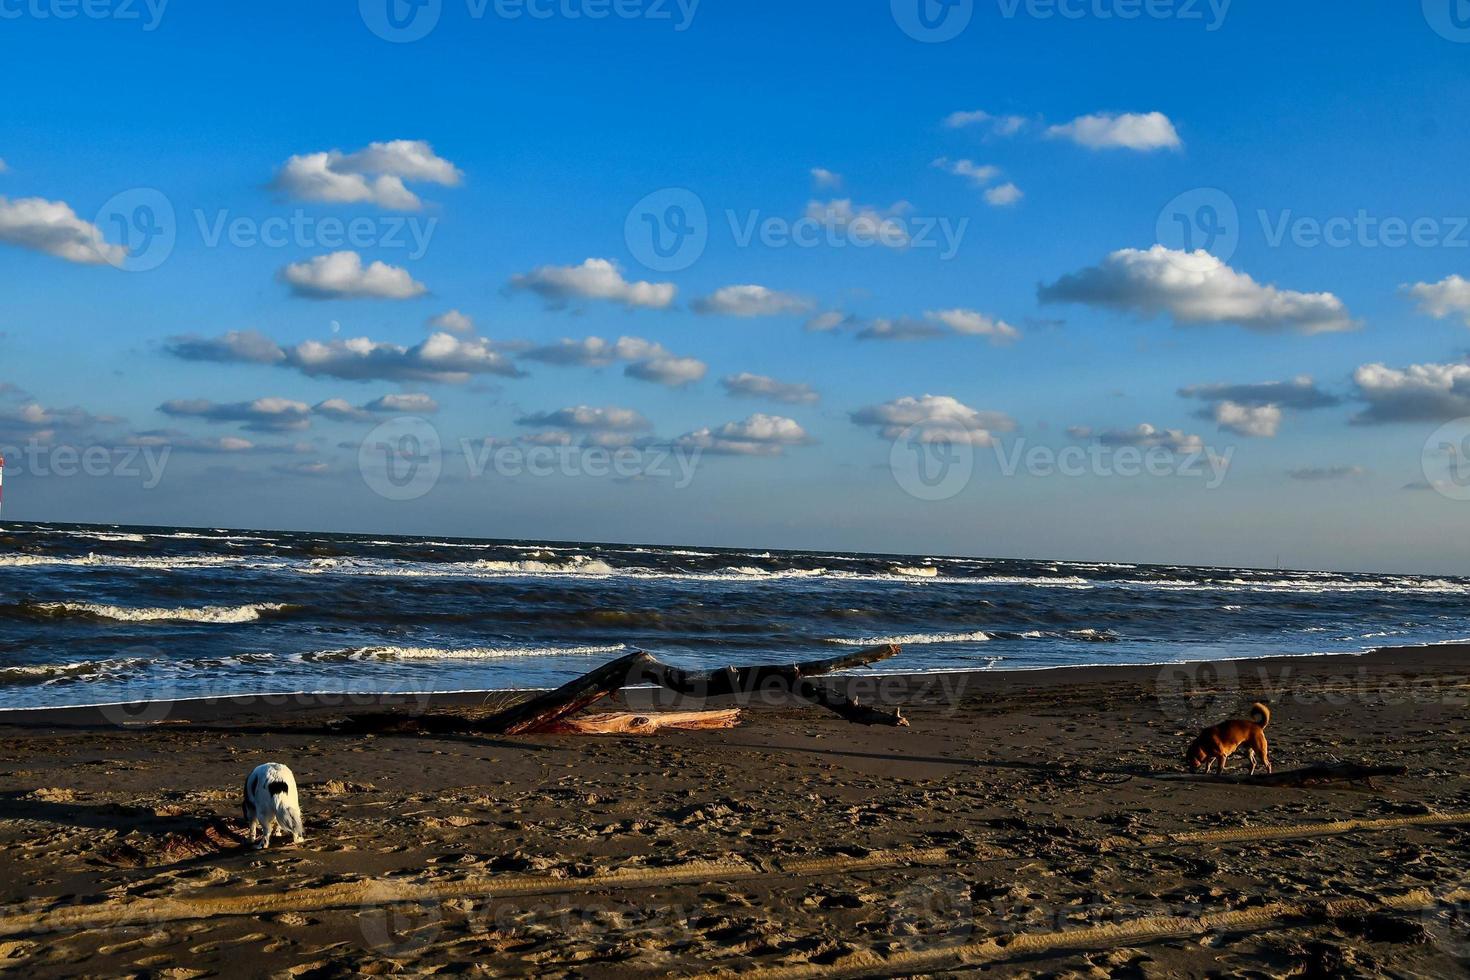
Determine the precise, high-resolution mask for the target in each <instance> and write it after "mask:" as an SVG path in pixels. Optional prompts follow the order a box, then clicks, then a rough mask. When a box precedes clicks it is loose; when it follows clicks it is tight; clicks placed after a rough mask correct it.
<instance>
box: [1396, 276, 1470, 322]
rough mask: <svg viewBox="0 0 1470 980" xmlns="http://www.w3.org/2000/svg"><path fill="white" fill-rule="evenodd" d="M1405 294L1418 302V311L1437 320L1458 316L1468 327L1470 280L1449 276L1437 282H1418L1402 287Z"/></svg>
mask: <svg viewBox="0 0 1470 980" xmlns="http://www.w3.org/2000/svg"><path fill="white" fill-rule="evenodd" d="M1402 291H1403V293H1404V294H1405V295H1407V296H1410V297H1412V298H1413V299H1414V300H1416V301H1417V302H1418V303H1419V311H1420V312H1421V313H1427V314H1429V315H1430V316H1432V317H1434V318H1435V319H1437V320H1443V319H1444V318H1445V317H1450V316H1458V317H1460V318H1461V319H1462V320H1464V321H1465V326H1467V327H1470V280H1466V279H1464V278H1462V277H1460V276H1449V277H1447V278H1445V279H1441V280H1440V281H1439V282H1419V283H1415V284H1413V285H1412V286H1404V287H1402Z"/></svg>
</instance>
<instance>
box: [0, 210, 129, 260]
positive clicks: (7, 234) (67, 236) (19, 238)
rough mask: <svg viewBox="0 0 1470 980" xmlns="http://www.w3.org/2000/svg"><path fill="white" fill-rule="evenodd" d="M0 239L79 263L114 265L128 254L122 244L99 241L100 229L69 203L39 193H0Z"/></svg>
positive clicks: (100, 239)
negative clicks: (19, 195) (12, 195)
mask: <svg viewBox="0 0 1470 980" xmlns="http://www.w3.org/2000/svg"><path fill="white" fill-rule="evenodd" d="M0 242H5V243H7V244H10V245H16V246H19V247H20V248H28V249H31V250H33V251H36V252H44V253H46V254H47V255H54V256H56V257H57V258H58V259H65V260H66V261H68V262H77V263H79V264H82V265H105V264H107V263H109V262H110V263H112V264H114V265H117V264H120V263H122V262H123V261H124V260H125V259H126V258H127V257H128V250H127V249H126V248H124V247H123V246H121V245H109V244H108V243H107V242H105V241H103V239H102V232H101V230H100V229H98V227H97V226H96V225H94V224H92V223H91V222H90V221H83V220H82V219H81V218H78V217H77V216H76V213H75V212H74V211H72V209H71V207H70V206H69V205H67V204H65V203H64V202H62V201H47V200H45V199H44V198H39V197H22V198H19V199H17V200H10V199H9V198H6V197H3V196H0Z"/></svg>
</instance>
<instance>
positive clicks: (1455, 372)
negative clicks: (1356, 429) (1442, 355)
mask: <svg viewBox="0 0 1470 980" xmlns="http://www.w3.org/2000/svg"><path fill="white" fill-rule="evenodd" d="M1353 384H1354V385H1355V386H1356V388H1357V397H1358V398H1359V399H1361V400H1362V401H1365V402H1367V403H1368V407H1367V408H1365V409H1364V410H1363V411H1361V412H1359V413H1358V414H1357V415H1355V416H1353V419H1352V421H1353V423H1354V424H1356V425H1382V424H1386V423H1391V422H1445V421H1448V420H1450V419H1454V418H1459V417H1461V416H1465V415H1470V364H1467V363H1459V364H1411V365H1410V366H1409V367H1407V368H1404V369H1402V370H1400V369H1397V368H1391V367H1386V366H1385V365H1383V364H1364V365H1363V366H1362V367H1360V368H1358V369H1357V370H1356V371H1354V372H1353Z"/></svg>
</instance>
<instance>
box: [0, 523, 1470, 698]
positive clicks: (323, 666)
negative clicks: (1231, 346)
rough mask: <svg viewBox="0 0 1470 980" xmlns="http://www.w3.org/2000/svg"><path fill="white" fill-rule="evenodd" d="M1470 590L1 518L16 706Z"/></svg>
mask: <svg viewBox="0 0 1470 980" xmlns="http://www.w3.org/2000/svg"><path fill="white" fill-rule="evenodd" d="M1467 598H1470V579H1464V578H1446V577H1436V576H1423V575H1382V574H1363V573H1345V572H1323V571H1287V570H1279V569H1259V568H1214V567H1193V566H1183V565H1138V564H1128V563H1121V562H1120V563H1112V562H1082V561H1061V560H1056V561H1050V560H1033V559H1014V558H965V557H953V556H945V555H873V554H849V553H842V552H826V551H778V550H775V549H772V550H768V551H767V550H749V549H747V550H741V549H729V548H704V547H666V546H655V545H633V544H600V543H594V542H573V541H491V540H478V539H469V538H443V537H441V538H420V537H394V536H374V535H351V534H323V533H306V532H288V531H242V530H230V529H224V528H217V529H198V528H165V527H121V526H111V525H106V526H103V525H74V524H69V525H58V524H15V523H7V524H4V525H3V526H0V708H33V707H47V706H61V705H81V704H107V703H117V702H128V701H141V700H156V699H171V698H193V697H216V696H225V695H245V694H286V693H296V692H324V693H334V694H362V695H366V694H372V693H387V692H403V693H407V692H450V691H480V690H503V689H523V688H537V687H547V686H554V685H556V684H558V683H561V682H563V681H565V680H567V679H569V678H571V677H573V676H575V675H576V674H579V673H582V672H585V671H587V670H590V669H591V668H592V667H594V666H596V665H597V664H598V663H599V662H601V661H603V660H607V659H611V658H612V657H615V656H618V655H620V654H623V653H626V652H629V651H632V650H635V649H644V650H648V651H650V652H653V653H655V654H656V655H658V656H659V657H660V658H661V659H664V660H666V661H668V662H671V663H675V664H678V665H681V666H686V667H702V666H718V665H724V664H731V663H737V664H746V663H786V662H791V661H793V660H798V659H803V660H804V659H819V658H823V657H829V656H837V655H839V654H841V653H842V652H844V651H850V650H851V649H853V648H854V647H861V646H866V645H869V644H877V643H899V644H902V645H903V647H904V651H903V653H902V655H900V656H899V657H897V658H895V659H893V660H889V661H886V662H884V663H882V664H880V665H876V666H875V667H873V668H871V669H872V670H882V671H894V672H909V671H933V670H1013V669H1020V668H1037V667H1068V666H1076V665H1093V664H1167V663H1172V662H1175V661H1200V660H1212V659H1234V658H1248V657H1260V656H1269V655H1280V654H1293V655H1308V654H1321V653H1354V652H1361V651H1364V650H1368V649H1371V648H1373V647H1377V646H1384V645H1401V644H1417V643H1438V642H1447V641H1453V640H1464V639H1467V638H1470V604H1467V601H1466V600H1467Z"/></svg>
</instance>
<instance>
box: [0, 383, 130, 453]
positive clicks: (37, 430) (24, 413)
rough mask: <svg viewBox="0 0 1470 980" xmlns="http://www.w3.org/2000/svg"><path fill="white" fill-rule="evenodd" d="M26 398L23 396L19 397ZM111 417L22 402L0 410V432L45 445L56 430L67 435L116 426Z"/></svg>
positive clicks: (81, 410) (16, 390)
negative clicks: (23, 435) (103, 426)
mask: <svg viewBox="0 0 1470 980" xmlns="http://www.w3.org/2000/svg"><path fill="white" fill-rule="evenodd" d="M7 390H8V391H9V392H11V393H20V392H19V389H16V388H13V387H9V386H0V392H5V391H7ZM22 397H26V396H22ZM119 421H121V419H118V418H117V417H115V416H111V415H93V414H92V413H91V412H88V411H87V410H85V409H82V408H75V407H73V408H47V407H46V406H45V405H42V404H41V403H40V402H37V401H31V400H26V401H23V402H21V403H20V404H19V405H17V406H16V407H14V408H0V432H13V431H20V432H23V433H25V434H26V435H27V436H28V437H31V438H35V439H39V440H41V441H43V442H45V441H49V440H50V439H51V438H52V437H53V436H55V435H56V433H57V431H58V430H65V431H70V432H75V431H79V430H82V429H89V428H91V427H92V426H94V425H110V424H112V423H114V422H119Z"/></svg>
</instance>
